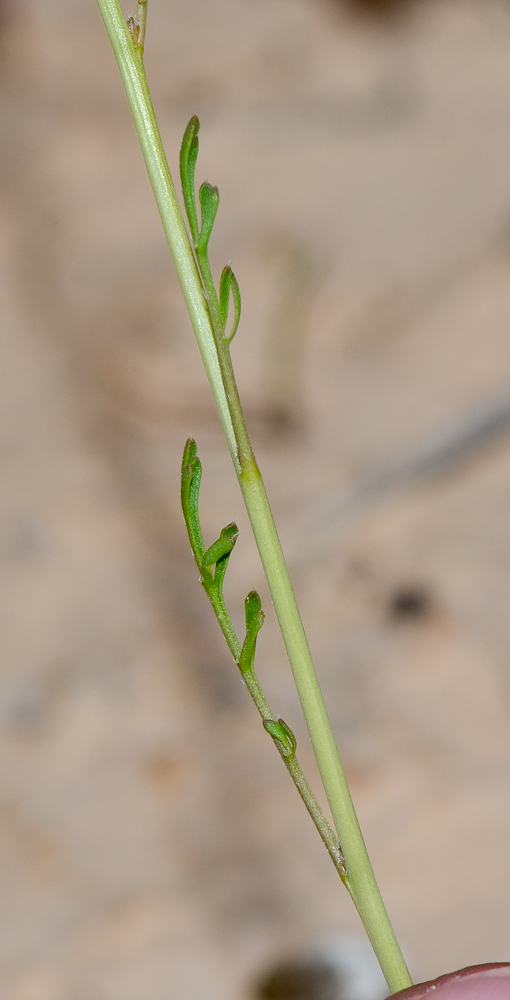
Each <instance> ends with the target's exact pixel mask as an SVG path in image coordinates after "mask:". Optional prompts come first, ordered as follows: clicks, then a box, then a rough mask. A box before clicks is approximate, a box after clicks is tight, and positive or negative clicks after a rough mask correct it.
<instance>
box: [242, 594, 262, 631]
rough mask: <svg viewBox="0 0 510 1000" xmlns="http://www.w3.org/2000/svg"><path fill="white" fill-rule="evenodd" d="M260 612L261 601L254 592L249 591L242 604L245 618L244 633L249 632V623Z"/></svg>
mask: <svg viewBox="0 0 510 1000" xmlns="http://www.w3.org/2000/svg"><path fill="white" fill-rule="evenodd" d="M261 610H262V601H261V600H260V597H259V595H258V594H257V591H256V590H250V593H249V594H248V597H247V598H246V599H245V602H244V613H245V616H246V631H247V632H249V630H250V628H251V623H252V621H253V619H254V618H255V615H258V614H260V612H261Z"/></svg>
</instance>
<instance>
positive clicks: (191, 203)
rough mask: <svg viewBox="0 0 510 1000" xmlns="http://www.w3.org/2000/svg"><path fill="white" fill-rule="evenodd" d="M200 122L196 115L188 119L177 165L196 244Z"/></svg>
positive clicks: (197, 234)
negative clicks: (196, 184)
mask: <svg viewBox="0 0 510 1000" xmlns="http://www.w3.org/2000/svg"><path fill="white" fill-rule="evenodd" d="M199 130H200V122H199V120H198V118H197V116H196V115H193V117H192V118H191V119H190V121H189V123H188V126H187V128H186V131H185V133H184V136H183V140H182V145H181V153H180V158H179V165H180V171H181V187H182V194H183V197H184V206H185V208H186V215H187V216H188V222H189V227H190V230H191V236H192V238H193V243H194V244H195V245H196V244H197V242H198V238H199V232H198V217H197V207H196V199H195V167H196V162H197V157H198V133H199Z"/></svg>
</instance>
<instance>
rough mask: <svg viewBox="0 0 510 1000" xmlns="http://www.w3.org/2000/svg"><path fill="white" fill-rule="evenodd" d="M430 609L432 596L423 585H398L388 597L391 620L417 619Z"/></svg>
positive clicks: (424, 615)
mask: <svg viewBox="0 0 510 1000" xmlns="http://www.w3.org/2000/svg"><path fill="white" fill-rule="evenodd" d="M431 610H432V598H431V596H430V594H429V592H428V591H427V590H426V589H425V588H424V587H419V586H407V587H399V588H398V590H396V591H395V592H394V593H393V594H392V595H391V597H390V601H389V613H390V618H391V619H392V620H393V621H419V620H422V619H423V618H426V617H427V615H429V614H430V612H431Z"/></svg>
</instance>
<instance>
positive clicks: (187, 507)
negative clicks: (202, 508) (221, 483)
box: [181, 438, 205, 569]
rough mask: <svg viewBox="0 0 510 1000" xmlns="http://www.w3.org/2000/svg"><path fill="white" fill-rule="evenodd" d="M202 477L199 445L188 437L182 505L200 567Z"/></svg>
mask: <svg viewBox="0 0 510 1000" xmlns="http://www.w3.org/2000/svg"><path fill="white" fill-rule="evenodd" d="M201 478H202V463H201V462H200V459H199V458H198V457H197V446H196V443H195V441H194V440H193V438H188V440H187V442H186V446H185V448H184V454H183V458H182V468H181V505H182V512H183V514H184V520H185V522H186V528H187V529H188V537H189V540H190V544H191V548H192V550H193V555H194V556H195V561H196V563H197V565H198V567H199V569H201V566H202V561H203V558H204V552H205V546H204V541H203V538H202V529H201V527H200V518H199V514H198V497H199V493H200V480H201Z"/></svg>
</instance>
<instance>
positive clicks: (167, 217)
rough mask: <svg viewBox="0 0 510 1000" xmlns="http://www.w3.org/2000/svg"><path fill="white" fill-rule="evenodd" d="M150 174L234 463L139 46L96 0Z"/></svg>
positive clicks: (113, 8) (210, 342) (204, 313)
mask: <svg viewBox="0 0 510 1000" xmlns="http://www.w3.org/2000/svg"><path fill="white" fill-rule="evenodd" d="M98 5H99V9H100V11H101V14H102V17H103V21H104V23H105V27H106V30H107V32H108V37H109V39H110V42H111V45H112V48H113V52H114V55H115V59H116V61H117V65H118V68H119V72H120V75H121V78H122V82H123V84H124V88H125V91H126V96H127V99H128V102H129V107H130V109H131V114H132V116H133V121H134V125H135V129H136V133H137V136H138V141H139V143H140V146H141V150H142V154H143V157H144V160H145V165H146V167H147V172H148V174H149V178H150V182H151V185H152V190H153V192H154V197H155V199H156V204H157V206H158V210H159V214H160V216H161V222H162V224H163V229H164V232H165V236H166V238H167V241H168V246H169V248H170V253H171V254H172V258H173V261H174V265H175V269H176V271H177V276H178V278H179V282H180V285H181V288H182V293H183V296H184V300H185V302H186V306H187V309H188V313H189V316H190V319H191V325H192V327H193V331H194V333H195V336H196V339H197V343H198V348H199V351H200V354H201V356H202V361H203V363H204V368H205V371H206V374H207V378H208V380H209V384H210V386H211V390H212V393H213V397H214V401H215V403H216V406H217V409H218V413H219V416H220V420H221V424H222V427H223V431H224V434H225V437H226V439H227V444H228V447H229V451H230V454H231V456H232V459H233V461H234V465H235V466H236V468H237V467H238V464H239V463H238V459H237V444H236V440H235V436H234V430H233V427H232V421H231V418H230V413H229V409H228V404H227V398H226V395H225V390H224V388H223V382H222V379H221V372H220V366H219V363H218V359H217V356H216V347H215V344H214V338H213V335H212V330H211V320H210V317H209V311H208V308H207V303H206V301H205V297H204V293H203V290H202V283H201V281H200V276H199V273H198V269H197V265H196V261H195V256H194V254H193V250H192V248H191V245H190V242H189V238H188V234H187V231H186V226H185V225H184V220H183V218H182V213H181V210H180V208H179V203H178V201H177V195H176V193H175V187H174V184H173V181H172V177H171V175H170V170H169V168H168V163H167V159H166V156H165V151H164V149H163V143H162V141H161V135H160V132H159V128H158V124H157V121H156V116H155V114H154V108H153V106H152V101H151V96H150V93H149V87H148V84H147V78H146V76H145V70H144V68H143V59H142V53H141V52H140V49H139V48H138V46H137V45H136V44H135V42H134V39H133V37H132V35H131V32H130V30H129V28H128V26H127V23H126V20H125V18H124V14H123V12H122V8H121V6H120V3H119V0H98Z"/></svg>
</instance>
